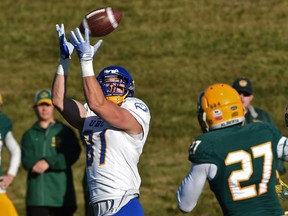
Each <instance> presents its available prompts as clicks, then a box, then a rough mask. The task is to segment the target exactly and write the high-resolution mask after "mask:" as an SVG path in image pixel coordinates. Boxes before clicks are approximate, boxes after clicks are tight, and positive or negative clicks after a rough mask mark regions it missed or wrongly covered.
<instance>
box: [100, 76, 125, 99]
mask: <svg viewBox="0 0 288 216" xmlns="http://www.w3.org/2000/svg"><path fill="white" fill-rule="evenodd" d="M109 78H115V81H109V80H108V79H109ZM117 79H118V81H117ZM100 85H101V87H102V91H103V93H104V95H105V97H106V99H107V100H110V101H112V102H114V103H116V104H121V103H123V101H124V100H125V98H126V97H127V95H128V93H129V86H127V82H126V81H125V80H123V78H122V77H119V76H106V77H104V78H103V80H102V82H101V83H100Z"/></svg>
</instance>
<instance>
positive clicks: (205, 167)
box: [176, 163, 217, 212]
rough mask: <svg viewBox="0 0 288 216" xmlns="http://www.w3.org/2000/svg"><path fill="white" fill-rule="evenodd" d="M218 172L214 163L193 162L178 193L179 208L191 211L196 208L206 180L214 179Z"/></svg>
mask: <svg viewBox="0 0 288 216" xmlns="http://www.w3.org/2000/svg"><path fill="white" fill-rule="evenodd" d="M216 172H217V167H216V165H214V164H195V163H193V164H192V167H191V169H190V171H189V173H188V174H187V176H186V177H185V178H184V180H183V181H182V183H181V185H180V187H179V188H178V191H177V193H176V196H177V197H176V198H177V202H178V208H179V209H180V210H181V211H183V212H191V211H192V210H193V209H194V207H195V206H196V204H197V201H198V199H199V197H200V195H201V193H202V190H203V187H204V185H205V182H206V180H207V179H213V178H214V176H215V175H216Z"/></svg>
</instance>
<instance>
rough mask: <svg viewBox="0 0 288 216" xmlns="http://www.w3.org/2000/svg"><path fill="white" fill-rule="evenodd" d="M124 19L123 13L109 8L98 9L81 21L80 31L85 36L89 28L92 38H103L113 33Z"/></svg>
mask: <svg viewBox="0 0 288 216" xmlns="http://www.w3.org/2000/svg"><path fill="white" fill-rule="evenodd" d="M121 18H122V13H121V11H119V10H117V9H114V8H111V7H107V8H98V9H96V10H93V11H91V12H90V13H88V14H87V15H86V16H85V17H84V19H83V20H82V21H81V23H80V26H79V29H80V32H81V33H82V34H84V32H85V31H84V29H85V28H88V29H89V33H90V36H92V37H101V36H105V35H108V34H110V33H111V32H113V31H114V30H115V29H116V28H117V27H118V25H119V23H120V21H121Z"/></svg>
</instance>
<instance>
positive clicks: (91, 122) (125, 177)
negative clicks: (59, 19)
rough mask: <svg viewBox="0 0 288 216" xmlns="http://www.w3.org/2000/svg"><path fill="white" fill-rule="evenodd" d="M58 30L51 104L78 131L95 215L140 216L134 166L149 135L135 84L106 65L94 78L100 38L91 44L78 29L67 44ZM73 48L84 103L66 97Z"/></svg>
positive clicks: (60, 28) (116, 68)
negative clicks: (76, 59)
mask: <svg viewBox="0 0 288 216" xmlns="http://www.w3.org/2000/svg"><path fill="white" fill-rule="evenodd" d="M56 30H57V33H58V37H59V44H60V54H61V58H60V64H59V66H58V69H57V72H56V75H55V78H54V82H53V87H52V92H53V97H52V98H53V104H54V105H55V106H56V108H57V109H58V110H59V111H60V113H61V114H62V115H63V116H64V118H65V119H66V120H67V121H68V122H69V123H70V124H71V125H72V126H74V127H75V128H77V129H79V130H80V131H82V132H81V134H82V138H83V140H84V141H85V143H86V153H87V158H86V159H87V169H86V172H87V181H88V187H89V193H90V201H91V205H92V206H93V208H94V214H95V215H97V216H98V215H101V216H104V215H117V216H120V215H123V216H124V215H125V216H142V215H144V212H143V209H142V206H141V204H140V202H139V200H138V198H139V187H140V183H141V178H140V175H139V172H138V168H137V164H138V161H139V158H140V156H141V153H142V151H143V147H144V144H145V142H146V139H147V135H148V131H149V123H150V112H149V109H148V107H147V105H146V104H145V103H144V102H143V101H142V100H140V99H138V98H135V97H134V88H135V87H134V80H133V79H132V77H131V75H130V73H129V72H128V71H127V70H126V69H125V68H123V67H120V66H109V67H106V68H104V69H103V70H102V71H101V72H100V73H99V75H98V76H97V78H96V77H95V74H94V70H93V56H94V54H95V53H96V52H97V50H98V48H99V47H100V45H101V43H102V41H101V40H100V41H99V42H98V43H96V44H95V45H94V46H92V45H90V41H89V31H88V29H85V37H84V38H83V36H82V35H81V33H80V31H79V29H78V28H76V30H75V31H71V32H70V35H71V38H70V42H71V43H70V42H67V40H66V38H65V32H64V25H63V24H62V25H61V26H59V25H56ZM73 48H75V49H76V50H77V54H78V57H79V59H80V65H81V72H82V83H83V89H84V95H85V98H86V104H84V105H82V104H81V103H79V102H78V101H76V100H72V99H69V98H67V97H66V80H67V76H68V63H69V59H70V58H71V54H72V52H73Z"/></svg>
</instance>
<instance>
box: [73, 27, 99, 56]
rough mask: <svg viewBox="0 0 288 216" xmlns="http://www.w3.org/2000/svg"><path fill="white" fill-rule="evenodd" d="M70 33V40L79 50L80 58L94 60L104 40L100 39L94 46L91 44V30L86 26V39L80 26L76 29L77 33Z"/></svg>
mask: <svg viewBox="0 0 288 216" xmlns="http://www.w3.org/2000/svg"><path fill="white" fill-rule="evenodd" d="M75 34H76V35H75ZM70 35H71V39H70V42H71V43H72V45H73V46H74V47H75V49H76V50H77V53H78V57H79V59H83V60H86V61H87V60H92V58H93V56H94V55H95V54H96V52H97V51H98V49H99V47H100V46H101V44H102V42H103V40H99V41H98V42H97V43H96V44H95V45H94V46H92V45H90V38H89V30H88V29H87V28H85V40H84V39H83V37H82V35H81V32H80V30H79V28H76V29H75V33H74V32H73V31H71V32H70Z"/></svg>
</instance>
